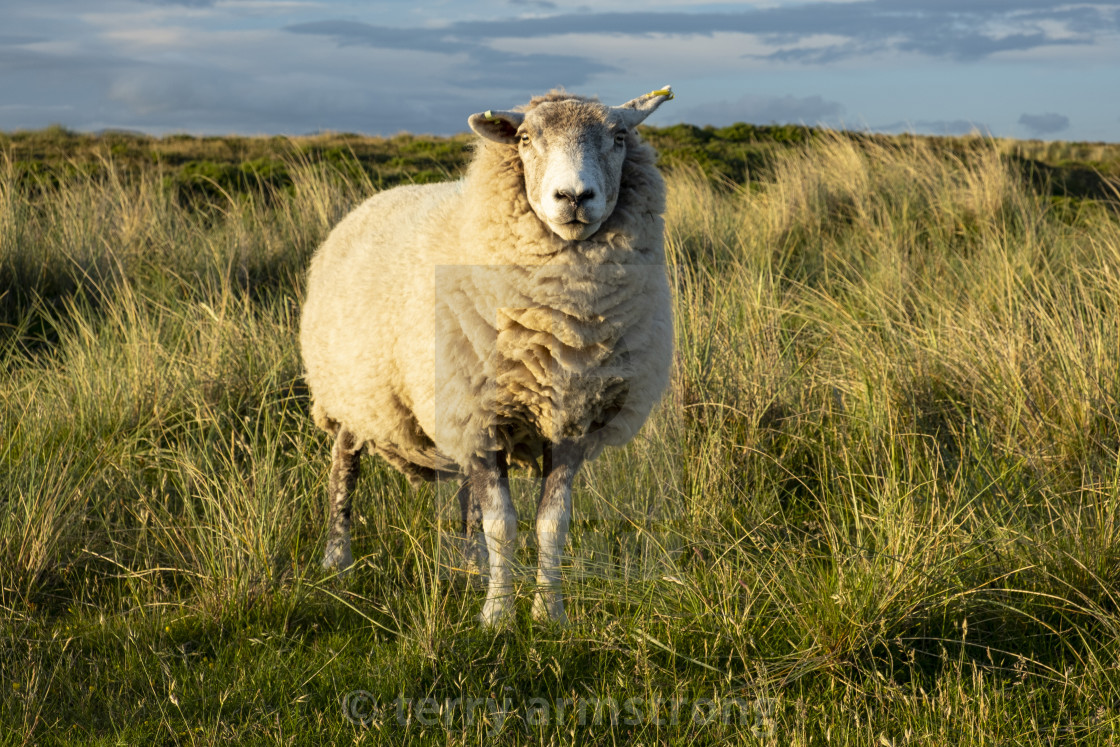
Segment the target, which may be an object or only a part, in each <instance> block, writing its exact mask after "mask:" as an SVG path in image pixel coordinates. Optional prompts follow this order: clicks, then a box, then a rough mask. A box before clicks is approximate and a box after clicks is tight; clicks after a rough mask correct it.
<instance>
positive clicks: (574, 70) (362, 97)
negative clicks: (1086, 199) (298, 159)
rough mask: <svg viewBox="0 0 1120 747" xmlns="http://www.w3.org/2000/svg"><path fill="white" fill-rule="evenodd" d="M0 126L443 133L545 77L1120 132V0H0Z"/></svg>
mask: <svg viewBox="0 0 1120 747" xmlns="http://www.w3.org/2000/svg"><path fill="white" fill-rule="evenodd" d="M0 16H2V17H3V19H4V22H3V24H0V129H2V130H8V131H11V130H15V129H22V128H38V127H43V126H46V125H48V124H52V123H59V124H62V125H64V126H66V127H70V128H73V129H77V130H92V131H96V130H101V129H105V128H125V129H135V130H142V131H145V132H151V133H155V134H163V133H168V132H191V133H213V134H226V133H245V134H271V133H282V134H300V133H307V132H314V131H318V130H342V131H352V132H364V133H371V134H392V133H395V132H399V131H402V130H408V131H412V132H428V133H440V134H449V133H454V132H462V131H465V130H466V129H467V127H466V121H467V117H468V116H469V115H470V114H471V113H473V112H476V111H482V110H485V109H502V108H510V107H512V106H514V105H516V104H519V103H523V102H524V101H526V100H528V98H529V96H531V95H533V94H535V93H540V92H543V91H546V90H548V89H550V88H553V87H556V86H564V87H565V88H567V89H568V90H570V91H574V92H577V93H584V94H592V95H597V96H599V97H600V98H601V99H603V100H604V101H605V102H607V103H621V102H623V101H626V100H628V99H630V98H633V97H634V96H637V95H640V94H642V93H645V92H647V91H649V90H652V89H654V88H658V87H660V86H662V85H663V84H666V83H669V84H672V85H673V88H674V90H675V91H676V92H677V99H676V100H675V101H673V102H672V103H670V104H668V105H666V106H663V107H662V108H661V110H660V111H658V112H657V113H656V114H655V115H654V117H653V118H651V120H650V123H651V124H661V125H665V124H672V123H674V122H681V121H685V122H692V123H694V124H701V125H703V124H714V125H717V126H722V125H727V124H730V123H732V122H736V121H747V122H755V123H760V124H766V123H770V122H799V123H805V124H811V125H816V124H824V125H828V126H833V127H845V128H849V129H871V130H875V131H882V132H898V131H903V130H910V131H914V132H922V133H934V134H941V133H953V134H957V133H964V132H968V131H970V130H972V129H979V130H981V131H984V132H990V133H991V134H993V135H997V136H1007V137H1017V138H1030V137H1039V138H1044V139H1063V140H1105V141H1113V142H1116V141H1120V0H1107V1H1105V2H1086V3H1068V4H1065V3H1060V2H1059V3H1054V2H1042V1H1041V0H859V1H850V0H824V1H817V2H789V1H787V0H758V1H757V2H700V3H690V2H684V1H682V0H644V1H643V2H622V1H621V0H597V2H596V3H595V5H594V8H592V7H590V6H577V5H570V4H564V3H560V2H553V1H552V0H479V1H478V2H464V1H463V0H386V1H378V0H373V1H371V2H358V1H357V0H4V6H3V9H2V10H0Z"/></svg>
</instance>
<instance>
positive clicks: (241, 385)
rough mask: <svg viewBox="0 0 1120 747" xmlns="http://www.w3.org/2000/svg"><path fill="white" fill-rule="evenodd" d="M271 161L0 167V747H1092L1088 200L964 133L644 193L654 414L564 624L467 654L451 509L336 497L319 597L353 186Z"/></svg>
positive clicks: (1113, 716) (1094, 367)
mask: <svg viewBox="0 0 1120 747" xmlns="http://www.w3.org/2000/svg"><path fill="white" fill-rule="evenodd" d="M64 135H65V136H69V135H66V134H65V133H62V134H59V133H54V134H53V135H52V137H63V136H64ZM737 136H742V137H744V138H746V136H745V135H743V134H742V133H739V135H737ZM791 139H792V138H791ZM744 142H745V140H744ZM964 146H966V147H964ZM207 147H211V146H209V145H208V146H207ZM213 147H214V148H218V147H219V146H218V145H216V144H215V145H213ZM245 147H246V148H250V147H252V148H256V147H261V148H263V147H264V146H262V145H261V144H260V143H256V142H253V143H251V144H250V145H248V146H245ZM768 147H769V146H768ZM289 148H290V145H284V146H283V149H280V150H276V151H267V150H262V151H260V152H259V153H258V152H257V151H253V152H252V153H248V152H247V153H246V158H247V159H248V160H249V161H252V160H253V159H265V161H266V162H272V161H274V162H277V163H280V164H282V165H283V170H284V173H285V175H286V176H285V178H284V180H283V182H282V183H281V182H269V181H268V180H263V181H260V182H256V183H253V184H252V185H249V186H248V187H247V186H246V183H244V182H237V181H236V180H234V181H232V182H228V183H222V182H221V181H220V180H219V179H216V178H215V179H210V180H209V181H205V182H204V183H206V184H208V185H210V187H213V189H209V188H208V189H207V190H201V191H198V192H195V193H192V194H191V196H190V197H189V199H183V194H182V191H181V190H180V186H179V185H177V184H176V183H174V182H173V181H172V182H169V181H168V170H167V165H166V161H163V162H160V163H157V162H155V161H154V160H150V161H148V162H147V163H141V162H140V161H139V160H137V161H131V160H129V158H128V157H127V156H126V155H120V154H118V155H114V154H113V153H108V154H106V153H103V152H101V151H97V152H96V153H94V154H93V155H92V156H90V157H89V158H86V159H84V160H83V159H81V158H77V157H75V159H74V160H71V161H69V162H68V163H70V168H69V170H68V171H67V172H66V173H65V174H64V175H63V177H64V178H59V175H58V174H59V172H57V171H56V172H54V173H53V174H52V175H46V174H44V172H42V170H40V171H38V172H36V171H35V170H29V169H27V168H26V167H25V164H26V163H27V161H26V160H20V159H19V158H18V157H14V156H13V155H12V152H11V151H6V152H7V153H8V158H7V160H6V161H5V162H4V165H3V167H2V168H0V620H2V624H0V743H3V744H25V743H40V744H70V743H75V744H116V743H128V744H133V743H141V742H150V743H157V744H181V743H182V744H216V743H226V742H230V741H233V742H244V743H274V742H275V743H285V744H286V743H289V742H295V743H334V742H338V743H341V742H352V741H353V742H369V743H380V742H383V741H388V742H398V741H401V742H403V741H406V740H417V741H421V742H439V743H452V744H460V743H462V744H475V743H479V742H480V740H483V739H487V740H490V741H492V742H495V743H499V744H519V743H522V742H533V743H536V742H540V743H549V744H568V743H581V744H584V743H591V744H614V743H617V742H625V741H638V742H642V743H646V744H706V743H716V742H736V743H747V744H796V745H808V744H822V745H823V744H851V745H864V744H892V745H901V744H915V745H917V744H931V743H938V744H941V743H951V742H956V743H961V744H989V743H991V744H1038V743H1047V744H1065V743H1074V742H1076V743H1078V744H1100V745H1107V744H1114V743H1115V742H1116V741H1117V728H1118V726H1120V605H1118V603H1117V602H1118V594H1120V531H1118V530H1120V527H1118V526H1117V523H1118V521H1120V514H1118V508H1120V219H1118V217H1117V212H1116V204H1115V199H1114V200H1113V201H1112V202H1111V203H1110V202H1109V201H1108V200H1106V199H1082V198H1078V197H1068V196H1065V197H1055V196H1052V194H1051V190H1050V189H1049V186H1048V185H1047V184H1045V183H1040V182H1039V181H1037V180H1035V181H1031V180H1030V179H1025V178H1024V176H1023V172H1022V170H1021V169H1020V168H1019V167H1018V165H1017V162H1016V161H1015V160H1014V158H1011V159H1009V158H1008V157H1007V155H1006V154H1007V153H1009V152H1010V151H1009V149H1008V144H1006V143H994V142H990V141H980V140H976V141H969V142H967V143H963V146H962V147H944V144H943V143H941V142H940V141H930V140H923V139H915V138H897V139H890V138H849V137H842V136H836V135H830V134H828V133H816V134H814V135H813V136H812V137H809V138H806V139H804V140H803V141H802V142H795V143H794V144H793V145H783V146H781V147H777V146H774V147H773V148H771V149H770V150H769V151H768V153H769V155H768V156H767V160H766V161H765V163H764V165H763V166H760V167H759V169H758V171H757V173H756V174H755V176H754V177H752V178H751V179H750V180H749V182H743V181H742V180H736V179H734V178H731V179H720V178H718V174H717V178H714V179H713V178H712V175H713V172H712V170H711V169H710V168H706V167H705V165H704V163H703V159H701V160H700V161H699V162H698V165H694V162H690V161H689V160H688V159H686V158H684V157H683V156H682V157H680V158H679V159H678V160H676V161H675V162H674V163H673V164H672V171H671V173H670V174H669V187H670V194H669V209H668V214H667V216H666V218H667V226H668V234H667V239H668V250H669V266H668V271H669V273H670V275H671V278H672V281H673V284H674V287H675V290H676V293H675V302H676V324H677V345H678V351H679V355H678V363H677V370H676V371H675V375H674V380H673V386H672V389H671V391H670V392H669V393H668V395H667V397H666V400H665V402H664V404H663V405H662V407H661V408H660V409H659V410H658V411H657V413H656V415H655V417H654V418H653V419H652V421H651V423H650V424H649V425H648V426H647V428H646V429H645V430H644V431H643V433H642V435H641V436H640V437H639V439H638V440H636V441H635V442H634V443H632V444H631V445H630V446H629V447H627V448H626V449H623V450H617V451H612V452H610V453H607V454H605V455H604V456H603V457H601V458H600V459H599V461H598V462H596V463H595V464H594V465H592V466H591V467H590V468H588V469H587V470H586V472H585V473H584V474H583V476H582V478H581V481H580V484H579V488H578V494H577V496H576V521H575V523H574V525H573V531H572V537H571V541H570V544H569V548H568V551H569V554H568V557H567V559H566V565H567V569H566V579H567V592H568V596H569V613H570V615H571V617H572V620H573V624H572V625H571V626H570V627H568V628H556V627H552V626H548V625H544V626H542V625H539V624H535V623H533V622H532V621H531V620H530V619H529V618H528V601H529V600H528V598H527V594H528V591H529V586H528V584H527V583H526V588H525V589H524V590H523V598H522V599H521V600H520V602H519V605H518V619H517V620H516V621H515V623H514V624H513V625H512V626H511V627H510V628H509V629H507V630H504V631H502V632H500V633H492V632H486V631H482V630H479V629H478V627H477V625H476V623H475V622H474V618H475V616H476V615H477V613H478V610H479V607H480V605H481V601H482V594H481V592H480V590H479V589H478V588H477V584H475V583H472V580H471V579H468V578H465V577H464V576H463V575H462V574H461V573H458V572H456V571H454V570H453V569H452V568H451V566H452V565H453V558H454V548H453V537H452V536H451V529H452V527H453V521H452V519H453V517H454V514H455V511H453V510H452V508H451V504H452V503H453V501H454V497H453V493H454V486H452V485H441V486H433V487H428V488H424V489H421V490H412V489H410V488H409V487H408V485H407V484H406V483H405V481H404V480H403V479H402V478H401V477H400V476H398V475H397V474H395V473H394V472H392V471H391V470H390V469H388V468H387V467H385V466H384V465H382V464H379V463H374V462H372V461H370V462H367V464H366V472H365V474H364V475H363V477H362V479H361V481H360V483H359V496H358V499H357V501H356V507H355V508H356V522H355V532H354V542H355V555H356V556H357V557H359V559H360V560H359V567H358V568H357V570H356V571H355V573H354V574H353V575H352V577H350V578H346V579H339V578H332V577H328V576H326V575H325V574H324V573H323V572H322V571H321V570H320V569H319V568H318V559H319V554H320V552H321V547H322V541H323V538H324V537H323V535H324V526H323V524H324V521H325V516H324V514H325V505H324V503H325V487H326V486H325V481H326V472H327V466H328V461H329V446H328V444H327V442H326V440H325V438H324V437H323V436H322V435H321V434H319V433H317V432H316V431H315V430H314V428H313V427H312V425H311V423H310V419H309V417H308V415H307V410H308V403H307V393H306V390H305V388H304V387H303V385H302V383H301V380H300V363H299V358H298V346H297V342H296V327H297V323H298V313H299V299H300V296H301V288H302V277H303V272H304V269H305V267H306V265H307V261H308V259H309V257H310V255H311V253H312V252H313V251H314V248H315V246H316V245H317V244H318V242H319V241H321V239H322V238H323V237H324V236H325V234H326V232H327V231H328V230H329V228H330V226H331V225H333V224H334V223H335V222H336V221H337V220H338V219H339V218H340V217H341V216H342V215H343V214H345V212H346V211H347V210H348V209H349V208H350V207H351V206H353V205H354V204H356V203H357V202H358V201H360V200H361V199H362V198H363V197H364V196H365V195H367V194H369V193H370V192H371V191H373V190H374V189H375V188H377V186H378V184H379V183H378V181H377V180H376V179H375V177H374V176H373V175H372V174H371V173H370V172H369V171H367V170H364V169H359V170H354V169H351V168H349V167H348V166H346V165H345V164H341V165H340V163H339V161H338V160H337V159H331V158H329V157H320V155H321V154H320V155H317V154H314V153H309V152H305V153H300V152H293V151H291V150H290V149H289ZM355 148H356V149H357V146H355ZM1001 154H1003V155H1001ZM59 163H64V161H60V162H59ZM52 168H54V167H52ZM237 168H238V169H241V166H240V165H239V166H237ZM253 168H256V167H253ZM454 168H455V167H453V166H448V167H447V168H446V172H447V173H453V172H454ZM720 173H722V172H720ZM1045 176H1046V175H1045V174H1044V175H1043V177H1045ZM514 489H515V492H516V493H517V494H518V502H519V509H520V513H521V516H522V517H523V518H525V519H528V517H530V516H531V515H532V506H531V499H530V495H529V492H530V491H529V487H528V483H527V482H526V481H525V480H518V481H516V484H515V487H514ZM521 529H522V536H525V537H529V536H531V530H530V525H529V523H528V521H523V523H522V527H521ZM528 544H529V545H530V546H528V547H526V549H525V550H524V551H523V552H522V555H521V560H522V561H523V562H524V563H525V566H526V567H525V568H524V569H523V572H524V574H525V578H526V582H527V581H528V578H529V575H528V574H529V573H530V567H531V565H532V562H533V551H532V547H531V542H530V543H528ZM441 709H442V710H441Z"/></svg>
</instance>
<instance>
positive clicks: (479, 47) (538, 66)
mask: <svg viewBox="0 0 1120 747" xmlns="http://www.w3.org/2000/svg"><path fill="white" fill-rule="evenodd" d="M454 26H455V25H454V24H453V26H452V27H451V28H392V27H388V26H375V25H372V24H367V23H358V22H352V21H313V22H308V23H297V24H292V25H290V26H287V27H286V30H287V31H291V32H293V33H297V34H313V35H320V36H327V37H329V38H331V39H333V40H334V41H335V42H336V43H337V44H339V45H340V46H344V47H345V46H353V45H360V46H368V47H373V48H376V49H407V50H413V51H420V52H427V53H431V54H438V55H462V56H463V57H464V58H465V64H461V65H457V66H455V68H454V69H453V70H452V71H451V72H450V78H449V79H448V80H447V83H450V84H453V85H455V86H460V87H465V88H495V87H497V88H501V87H510V88H514V89H516V90H522V91H539V90H541V89H549V88H554V87H556V86H557V85H560V84H564V85H568V86H578V85H581V84H583V83H585V82H587V80H588V79H589V78H590V77H591V76H593V75H599V74H601V73H611V72H617V68H615V67H613V66H612V65H609V64H606V63H604V62H601V61H600V60H597V59H591V58H587V57H578V56H575V55H558V54H521V53H518V52H507V51H503V50H498V49H493V48H491V47H488V46H486V45H484V44H481V43H479V42H478V41H475V40H473V39H471V38H470V37H469V36H463V35H460V34H458V33H456V32H455V30H454Z"/></svg>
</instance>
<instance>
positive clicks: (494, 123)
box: [467, 110, 525, 145]
mask: <svg viewBox="0 0 1120 747" xmlns="http://www.w3.org/2000/svg"><path fill="white" fill-rule="evenodd" d="M524 121H525V115H524V114H522V113H521V112H495V111H489V110H487V111H484V112H480V113H478V114H472V115H471V116H470V119H468V120H467V122H468V123H469V124H470V126H471V129H472V130H474V131H475V132H476V133H478V134H479V135H482V137H484V138H486V139H487V140H493V141H494V142H495V143H502V144H503V145H513V144H514V143H516V142H517V128H518V127H520V126H521V123H522V122H524Z"/></svg>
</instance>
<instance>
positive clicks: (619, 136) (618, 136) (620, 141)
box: [614, 130, 626, 145]
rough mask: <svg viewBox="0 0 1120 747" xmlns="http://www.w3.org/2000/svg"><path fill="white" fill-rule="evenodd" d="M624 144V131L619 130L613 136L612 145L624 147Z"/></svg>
mask: <svg viewBox="0 0 1120 747" xmlns="http://www.w3.org/2000/svg"><path fill="white" fill-rule="evenodd" d="M625 143H626V130H619V131H618V132H616V133H615V134H614V144H615V145H624V144H625Z"/></svg>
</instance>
